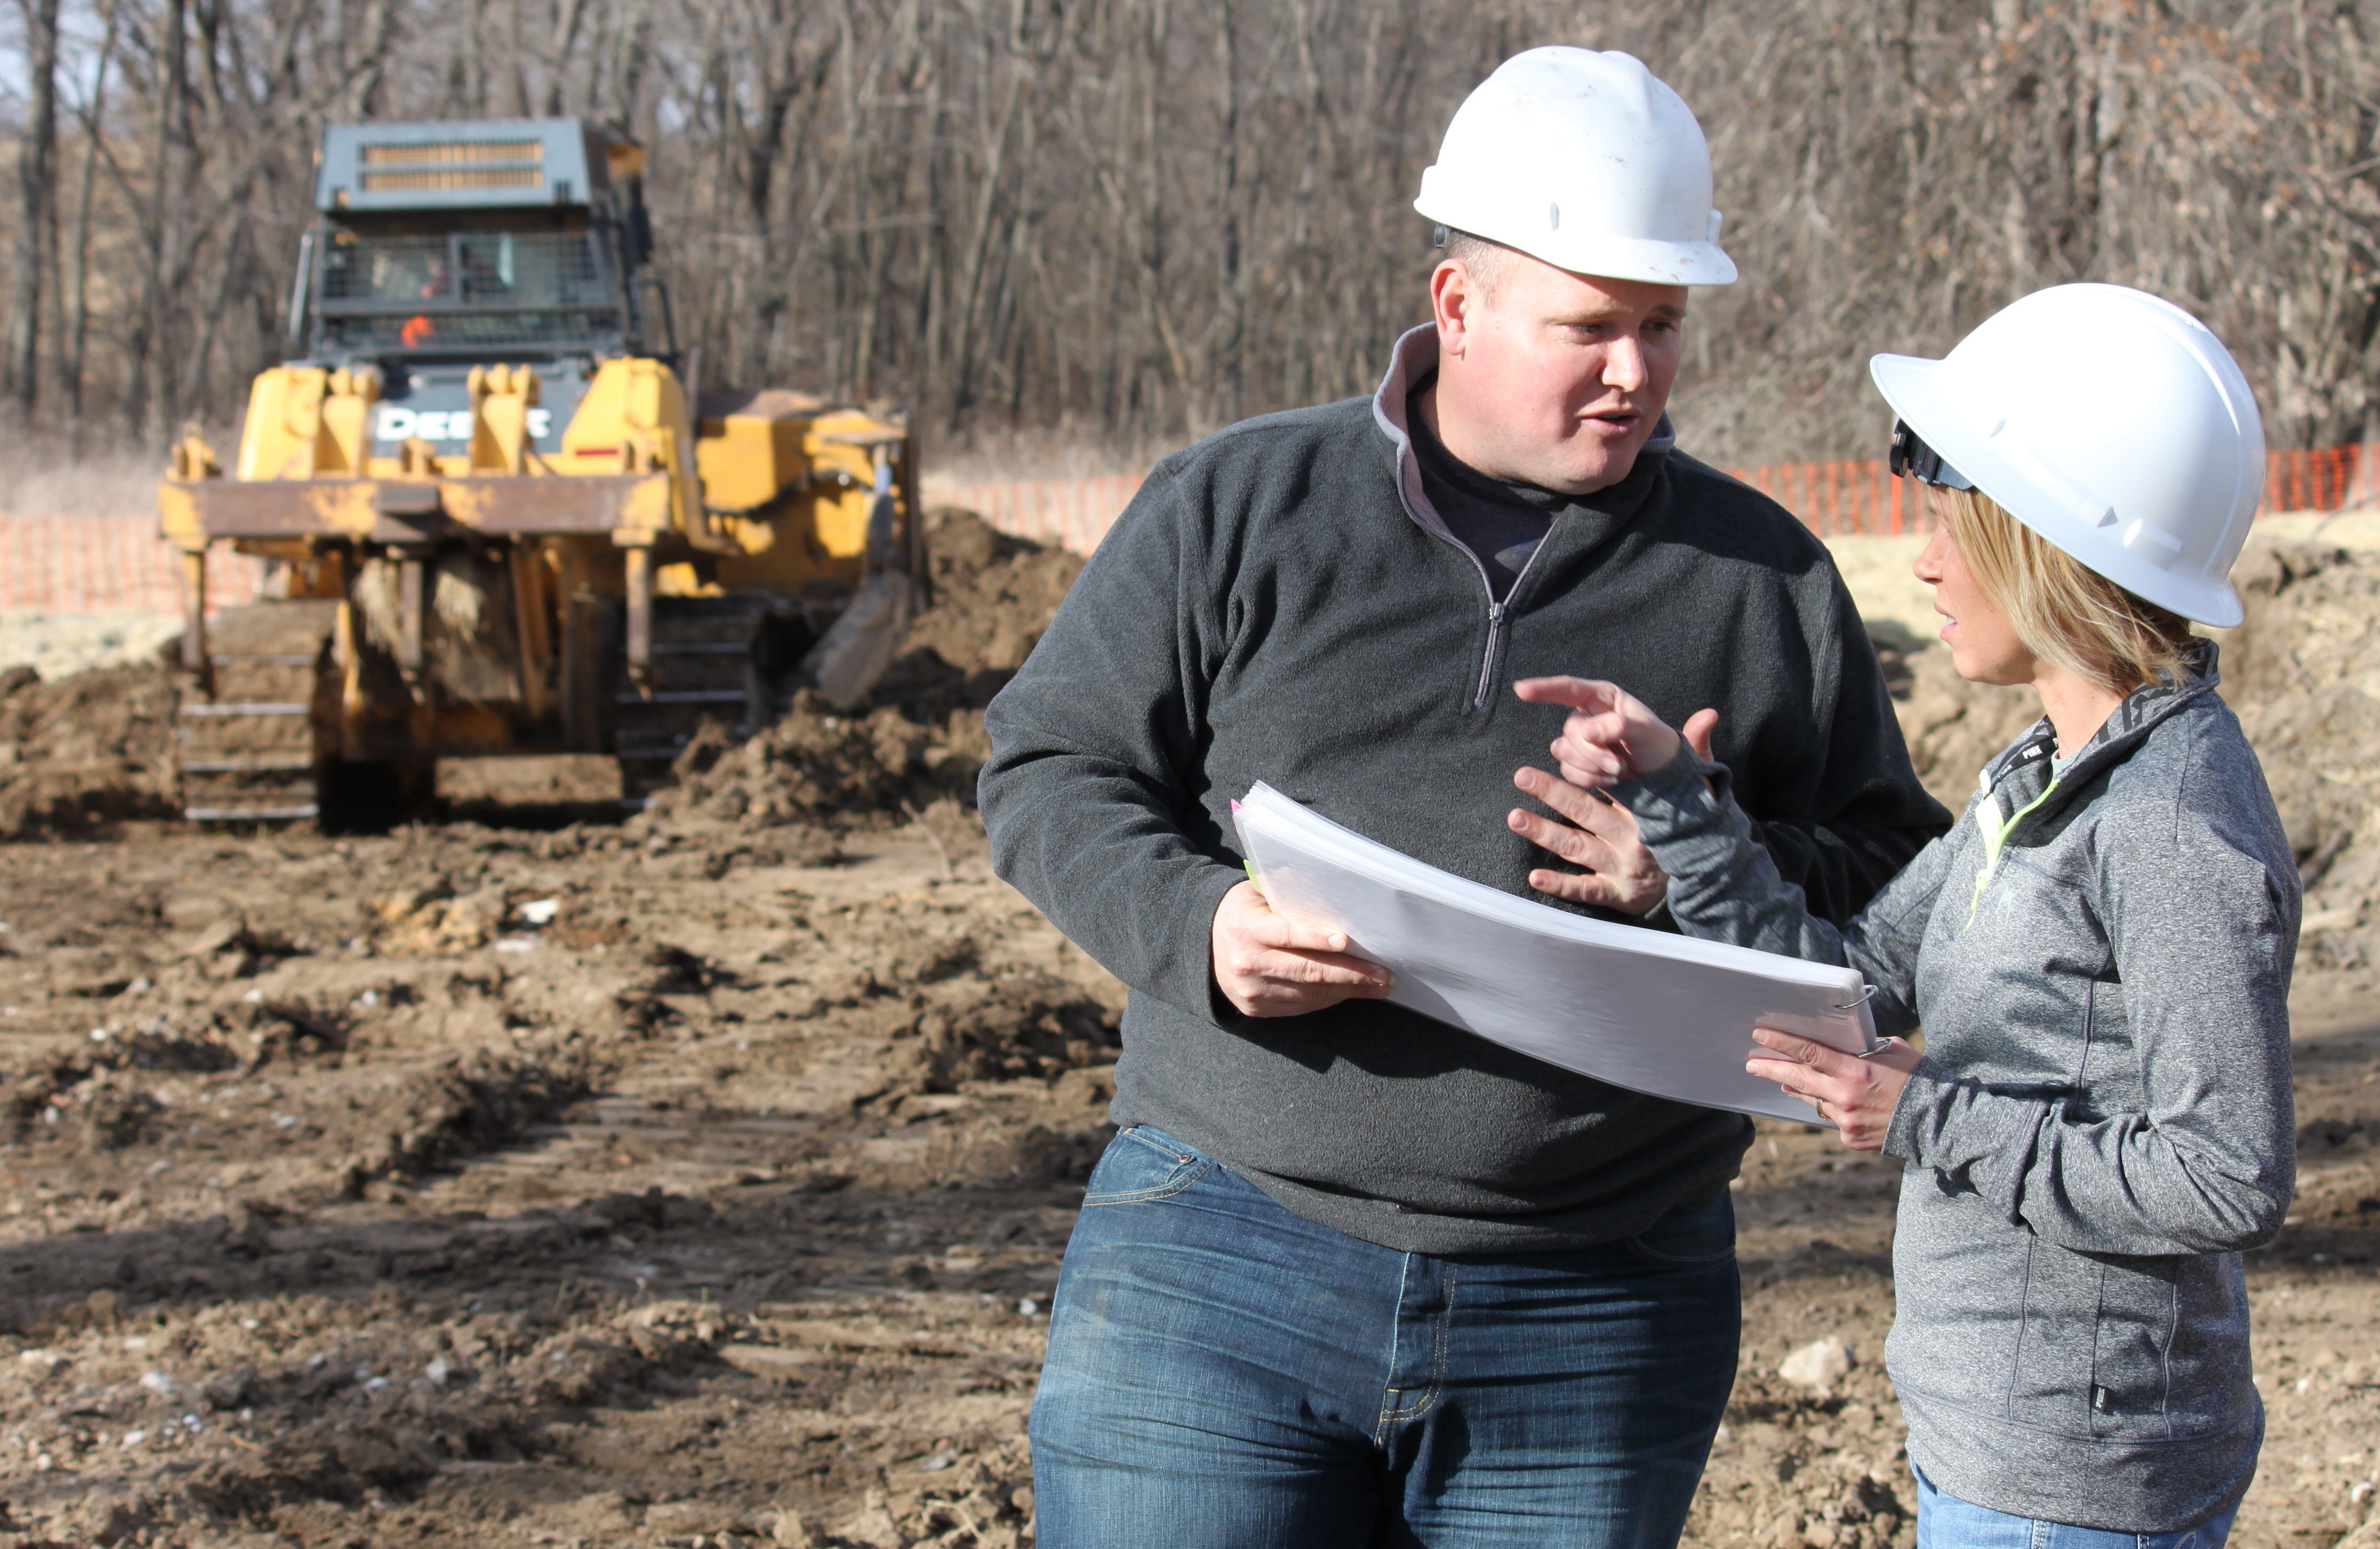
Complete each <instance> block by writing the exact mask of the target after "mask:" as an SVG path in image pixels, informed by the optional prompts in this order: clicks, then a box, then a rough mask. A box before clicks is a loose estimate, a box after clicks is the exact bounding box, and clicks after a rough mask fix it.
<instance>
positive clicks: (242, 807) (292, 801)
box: [176, 600, 339, 823]
mask: <svg viewBox="0 0 2380 1549" xmlns="http://www.w3.org/2000/svg"><path fill="white" fill-rule="evenodd" d="M338 607H339V605H338V604H337V603H336V602H327V601H321V600H306V601H280V602H258V603H251V604H249V606H247V607H244V608H231V609H226V610H225V611H223V612H222V613H220V614H218V615H216V617H215V619H214V620H213V621H212V623H211V625H210V627H209V630H208V642H207V644H208V650H207V662H206V666H207V671H206V672H205V674H204V676H203V677H202V678H200V679H199V680H196V681H194V682H192V683H191V684H189V685H188V686H187V687H186V688H185V689H184V690H183V699H182V703H181V705H180V707H179V710H180V714H179V716H178V718H177V719H178V721H179V724H178V725H177V726H176V732H177V738H176V741H177V744H178V747H177V752H178V762H179V764H180V768H181V777H182V814H183V816H184V817H187V818H188V819H189V820H190V821H191V822H194V823H230V822H288V821H293V820H297V819H300V818H308V817H319V816H321V813H322V791H321V785H322V769H323V766H324V765H325V763H326V762H327V761H328V760H329V758H330V757H331V756H332V755H333V754H334V751H335V746H334V741H333V739H334V738H335V735H336V726H337V718H336V713H335V712H336V706H337V702H338V676H337V673H336V671H335V670H334V668H333V666H332V664H331V659H330V641H331V635H332V630H333V626H334V624H335V623H336V621H337V617H338Z"/></svg>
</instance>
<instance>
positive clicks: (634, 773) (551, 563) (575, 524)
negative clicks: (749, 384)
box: [158, 118, 928, 821]
mask: <svg viewBox="0 0 2380 1549" xmlns="http://www.w3.org/2000/svg"><path fill="white" fill-rule="evenodd" d="M642 169H643V151H642V150H641V149H640V148H639V147H638V146H637V145H636V144H634V143H633V142H630V141H628V140H625V139H620V138H618V137H616V136H613V135H612V134H610V133H608V132H607V131H605V130H604V129H602V128H601V127H597V126H595V125H592V124H588V123H584V122H581V121H579V120H577V119H560V118H541V119H514V120H502V121H493V122H472V123H387V124H357V125H341V126H334V127H331V128H329V129H327V130H325V132H324V134H323V137H322V149H321V151H320V154H319V156H318V157H317V162H316V187H315V219H314V222H313V224H312V226H311V229H310V231H309V233H308V234H307V236H305V238H304V240H303V244H302V247H301V250H300V254H299V260H298V264H297V283H296V285H295V287H294V291H293V294H292V296H291V299H290V308H289V313H290V316H289V331H290V342H291V345H292V346H293V353H295V352H302V353H300V354H297V358H294V359H292V360H290V361H289V362H288V363H287V364H285V365H282V366H279V367H275V368H273V369H270V370H267V371H265V372H263V373H262V374H261V375H260V376H259V377H258V378H257V379H256V381H255V384H254V387H253V389H252V391H251V392H250V394H249V405H248V414H247V418H246V420H245V421H244V425H243V428H242V430H241V432H240V440H239V448H238V452H237V455H236V456H235V457H234V458H233V459H232V462H231V465H230V466H229V467H228V468H226V467H225V466H222V465H221V464H220V463H219V462H218V460H217V458H216V455H215V454H214V452H213V451H212V449H211V448H210V447H209V446H208V445H207V444H206V442H204V441H203V440H202V439H201V438H200V436H199V435H198V434H197V433H196V432H195V431H192V432H190V433H188V435H186V436H185V438H184V439H183V441H182V442H180V444H179V445H177V446H176V448H175V451H174V457H173V465H172V467H171V469H170V470H169V472H168V476H167V478H165V480H164V484H163V485H162V486H161V487H160V490H159V497H158V498H159V510H160V515H161V522H162V526H163V530H164V536H165V538H166V539H167V540H168V541H170V542H171V543H173V544H174V545H176V547H177V548H178V549H179V551H180V553H181V563H182V567H183V569H182V600H183V608H184V612H185V618H186V621H187V627H186V630H185V634H184V637H183V642H182V661H183V664H184V666H185V667H186V668H187V669H188V672H187V684H188V686H187V687H186V689H185V691H184V696H183V702H182V704H181V706H180V724H179V728H178V730H179V734H180V750H181V751H180V758H181V778H182V800H183V805H184V809H185V811H186V812H187V813H188V816H189V817H191V818H193V819H195V820H200V821H272V820H286V819H299V818H309V817H323V816H325V815H326V807H338V806H342V805H349V804H352V805H356V806H358V807H360V808H362V809H366V810H370V809H375V808H377V809H382V810H386V809H389V808H391V807H397V808H403V807H419V805H422V804H424V803H425V802H428V801H431V800H433V799H434V800H437V801H439V802H443V803H445V804H449V805H453V806H460V807H465V808H468V807H471V806H475V805H480V804H496V805H530V806H548V807H574V808H576V807H586V806H589V805H610V804H627V805H635V804H637V802H639V801H640V800H641V799H642V797H643V796H644V794H645V793H647V792H649V791H650V790H651V789H653V788H654V786H655V785H656V784H658V783H659V782H661V781H663V780H665V779H666V777H667V772H668V769H669V767H670V764H671V761H672V760H673V759H674V757H675V756H677V753H678V752H679V750H680V749H681V748H682V747H683V746H684V745H685V744H686V740H687V738H688V736H689V735H690V734H691V733H692V732H694V730H695V729H696V728H697V726H698V725H699V723H700V722H701V721H702V720H704V719H705V718H716V719H721V720H729V721H731V722H734V723H736V724H738V725H740V726H742V727H745V728H747V729H750V728H757V727H758V726H759V725H761V724H763V723H764V722H765V721H766V720H768V719H770V718H771V716H772V715H773V714H774V713H775V710H776V708H778V706H779V704H780V703H781V701H782V699H783V696H785V695H786V694H788V693H789V692H790V691H791V689H792V688H793V687H794V686H795V685H796V684H815V685H816V686H817V687H819V688H820V690H821V691H823V692H824V693H826V694H827V695H828V696H829V697H830V698H832V699H833V700H835V701H837V702H838V703H850V702H852V701H855V700H856V699H857V698H858V697H859V696H862V695H864V694H865V693H866V691H867V689H868V686H869V684H871V683H872V682H873V680H874V678H875V677H876V675H877V674H878V673H879V672H881V670H882V669H883V667H884V665H885V664H886V663H887V662H888V661H889V660H890V659H891V657H892V653H893V651H894V650H895V649H896V648H897V647H898V644H899V641H900V637H901V635H902V633H903V631H904V630H905V627H906V623H907V621H908V618H909V616H910V614H911V613H912V612H913V611H915V610H916V609H917V608H919V607H922V606H923V605H924V604H925V603H926V601H927V600H928V599H927V598H926V596H925V587H926V586H927V581H928V571H927V568H926V565H925V563H924V552H923V541H922V535H921V530H920V526H919V523H918V512H917V495H916V490H917V484H916V473H915V468H914V466H913V459H912V455H911V449H910V442H909V435H908V429H907V425H906V422H905V419H904V418H902V417H901V416H900V415H897V414H892V413H884V412H867V411H864V410H862V409H859V408H856V407H850V406H844V405H832V404H830V403H827V402H825V401H822V400H820V399H819V398H816V397H812V396H809V395H807V394H805V393H796V392H792V391H788V390H785V389H768V390H763V391H758V392H736V393H703V392H700V391H699V386H698V381H696V379H697V378H698V375H699V372H698V368H697V365H696V362H695V360H694V359H693V358H691V352H688V353H687V354H681V352H680V351H679V349H678V346H677V342H676V340H675V338H674V326H673V322H672V319H671V316H670V312H669V301H668V295H667V292H666V290H665V289H664V288H663V287H662V284H661V282H660V281H659V279H658V278H657V277H656V276H655V275H654V274H653V273H652V272H651V271H650V262H649V260H650V255H651V249H652V239H651V235H650V231H651V227H650V222H649V220H648V218H647V215H646V211H645V205H644V200H643V193H642V184H643V179H642ZM222 546H227V547H228V548H229V549H230V550H232V551H236V552H238V553H243V554H249V555H253V556H257V557H259V558H261V559H263V560H265V561H267V562H268V564H267V566H266V576H267V582H266V595H265V597H264V598H263V599H261V600H258V601H254V602H250V603H248V604H245V605H243V606H237V607H229V608H225V609H222V610H219V611H215V612H214V613H213V614H212V616H211V615H210V613H209V611H208V608H207V595H208V587H207V566H208V562H209V557H210V555H211V554H212V553H215V552H217V551H219V549H220V547H222Z"/></svg>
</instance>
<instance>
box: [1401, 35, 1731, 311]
mask: <svg viewBox="0 0 2380 1549" xmlns="http://www.w3.org/2000/svg"><path fill="white" fill-rule="evenodd" d="M1414 208H1415V210H1418V211H1419V212H1422V213H1423V214H1425V215H1427V216H1428V217H1429V218H1430V219H1431V220H1433V221H1436V222H1437V223H1439V224H1440V225H1443V226H1449V227H1451V228H1452V229H1454V230H1456V231H1463V232H1469V233H1470V234H1471V235H1472V236H1484V237H1486V238H1487V239H1488V241H1490V242H1500V243H1502V244H1503V245H1504V246H1506V247H1508V248H1519V249H1520V250H1521V251H1522V252H1524V253H1527V254H1529V255H1530V256H1532V257H1534V258H1540V259H1543V260H1546V261H1547V262H1548V263H1550V264H1552V265H1554V266H1555V267H1556V268H1558V269H1567V270H1569V271H1571V272H1573V273H1576V274H1596V275H1601V276H1604V277H1606V278H1609V279H1614V280H1647V281H1651V282H1652V283H1654V284H1670V285H1726V284H1734V283H1735V265H1734V263H1732V262H1731V261H1730V260H1729V259H1728V256H1727V255H1726V254H1725V253H1723V252H1720V251H1719V249H1718V224H1719V214H1718V211H1716V210H1713V209H1712V208H1711V168H1710V147H1709V146H1707V145H1706V144H1704V143H1703V131H1702V126H1701V125H1699V124H1697V123H1695V122H1694V111H1693V110H1692V109H1691V108H1689V107H1687V106H1686V104H1685V101H1684V99H1683V98H1682V97H1680V96H1679V95H1678V94H1677V93H1676V92H1675V91H1670V89H1669V88H1668V87H1667V86H1665V85H1663V84H1662V83H1661V82H1660V81H1659V80H1658V79H1656V78H1655V76H1654V74H1653V72H1652V71H1650V70H1648V69H1646V68H1645V66H1644V63H1643V61H1641V60H1639V59H1637V58H1635V57H1634V56H1633V55H1632V54H1597V53H1595V52H1593V51H1592V50H1589V49H1584V48H1533V49H1531V50H1529V51H1528V52H1527V53H1526V54H1514V55H1513V56H1512V58H1510V59H1507V60H1505V61H1504V63H1503V64H1501V65H1500V66H1498V67H1497V68H1496V73H1495V74H1494V75H1491V76H1489V77H1488V79H1486V80H1484V81H1481V82H1480V83H1479V85H1478V87H1477V89H1476V90H1475V91H1473V92H1472V93H1471V95H1470V96H1468V97H1466V98H1464V99H1463V105H1462V106H1461V107H1459V108H1457V109H1455V111H1454V122H1453V123H1451V124H1449V125H1448V126H1447V127H1446V139H1445V142H1444V143H1443V144H1441V145H1440V146H1439V151H1438V163H1437V164H1436V165H1434V166H1432V167H1430V168H1429V169H1428V170H1427V171H1426V172H1424V173H1423V174H1422V175H1421V197H1420V198H1419V199H1417V200H1414Z"/></svg>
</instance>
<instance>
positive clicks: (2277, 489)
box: [0, 445, 2380, 613]
mask: <svg viewBox="0 0 2380 1549" xmlns="http://www.w3.org/2000/svg"><path fill="white" fill-rule="evenodd" d="M2363 450H2364V449H2363V448H2362V447H2361V446H2353V445H2350V446H2325V447H2315V448H2313V449H2310V450H2302V451H2294V452H2274V453H2271V454H2267V456H2266V459H2265V463H2266V466H2265V494H2264V502H2263V506H2262V508H2261V510H2260V511H2259V513H2258V514H2260V515H2261V514H2271V513H2275V512H2281V511H2337V510H2339V509H2340V508H2342V507H2345V506H2349V505H2357V504H2362V503H2365V502H2380V459H2375V461H2374V465H2373V466H2372V467H2371V469H2370V470H2369V478H2370V480H2371V482H2370V483H2369V484H2367V483H2366V482H2365V478H2366V475H2367V470H2366V469H2365V467H2364V466H2363V462H2364V460H2363V456H2362V453H2363ZM1729 471H1730V473H1731V474H1732V475H1733V476H1734V477H1735V478H1741V479H1742V480H1743V481H1744V482H1745V483H1746V484H1749V485H1751V486H1752V487H1753V488H1754V489H1756V490H1760V491H1762V492H1763V493H1764V494H1766V495H1767V496H1768V497H1769V498H1770V499H1771V500H1774V501H1775V502H1777V503H1778V504H1779V505H1781V506H1783V507H1784V508H1785V509H1786V510H1788V511H1790V512H1791V513H1792V514H1794V515H1795V516H1798V517H1800V518H1801V519H1802V521H1803V523H1804V524H1806V525H1807V526H1809V527H1810V529H1811V530H1812V531H1813V532H1815V533H1816V534H1818V536H1820V537H1821V538H1843V537H1855V536H1888V535H1891V534H1897V533H1919V532H1924V531H1925V530H1926V527H1927V523H1926V521H1925V502H1923V501H1922V500H1920V499H1918V498H1917V493H1916V489H1915V487H1914V486H1913V485H1912V484H1911V483H1910V481H1909V480H1907V479H1905V478H1893V477H1891V476H1890V475H1889V474H1888V473H1887V472H1886V471H1885V466H1884V464H1883V463H1882V462H1881V461H1878V460H1875V459H1861V460H1854V461H1846V462H1833V463H1772V464H1768V465H1767V466H1761V467H1750V468H1732V469H1730V470H1729ZM1141 477H1142V476H1141V475H1139V474H1109V475H1103V476H1099V477H1096V478H1045V479H1022V480H1002V481H997V482H978V483H965V484H962V483H955V482H951V481H948V480H943V479H938V478H931V477H929V478H927V479H926V480H925V483H924V489H923V491H922V492H923V494H924V496H925V500H926V503H927V504H929V505H961V506H965V507H966V508H968V509H969V510H971V511H975V512H977V513H978V514H981V515H982V517H983V518H984V520H985V521H987V522H989V523H990V525H991V526H994V527H996V528H998V529H999V530H1001V531H1002V532H1005V533H1012V534H1014V535H1015V536H1016V537H1019V538H1029V539H1033V540H1035V541H1036V542H1040V543H1055V544H1058V545H1061V546H1062V547H1064V548H1068V549H1072V550H1074V551H1075V552H1076V553H1081V554H1087V553H1089V552H1090V551H1092V550H1093V549H1096V548H1098V547H1099V539H1102V538H1104V537H1106V536H1107V531H1108V528H1110V527H1111V526H1114V525H1115V520H1116V518H1117V517H1118V516H1120V515H1122V514H1123V509H1124V507H1125V506H1126V505H1128V504H1130V503H1131V502H1132V497H1133V496H1134V494H1135V493H1136V492H1137V491H1138V490H1139V489H1140V484H1141ZM178 575H179V572H178V568H177V563H176V557H175V551H174V550H173V549H172V548H170V547H169V546H168V545H167V544H166V543H165V542H164V540H163V539H160V538H159V537H158V536H157V524H156V519H155V518H154V517H151V516H6V515H0V608H7V609H30V610H36V611H43V612H54V613H91V612H102V611H109V610H113V609H124V610H131V611H143V612H152V613H171V612H176V611H179V609H180V602H179V600H178V596H179V593H178V585H179V582H178ZM263 580H264V563H263V562H262V561H261V560H255V559H250V558H248V557H246V556H242V555H236V554H232V553H230V552H228V551H224V550H221V549H218V550H217V551H215V553H214V554H213V555H212V556H211V557H210V559H209V561H208V564H207V602H208V604H209V606H211V607H216V608H225V607H233V606H236V605H237V604H239V603H243V602H249V601H253V600H254V599H256V598H257V597H258V595H259V594H260V592H261V588H262V585H263Z"/></svg>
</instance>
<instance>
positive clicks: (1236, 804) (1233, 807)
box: [1232, 802, 1240, 812]
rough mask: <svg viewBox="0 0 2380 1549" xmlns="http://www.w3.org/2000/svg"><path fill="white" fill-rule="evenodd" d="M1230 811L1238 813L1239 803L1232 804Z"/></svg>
mask: <svg viewBox="0 0 2380 1549" xmlns="http://www.w3.org/2000/svg"><path fill="white" fill-rule="evenodd" d="M1232 810H1233V812H1237V811H1239V810H1240V804H1239V803H1237V802H1233V804H1232Z"/></svg>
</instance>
